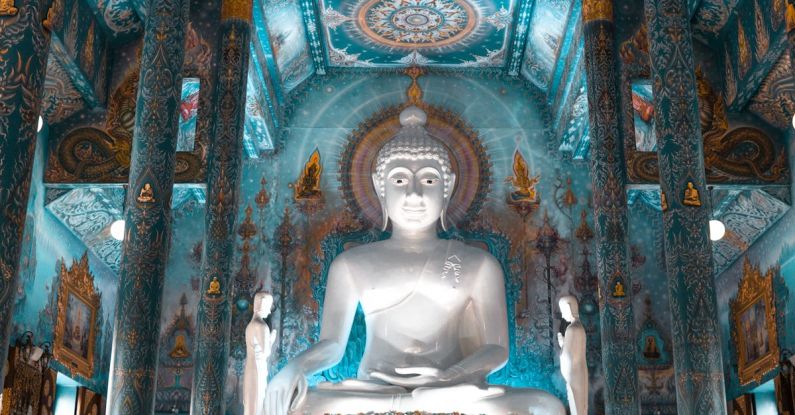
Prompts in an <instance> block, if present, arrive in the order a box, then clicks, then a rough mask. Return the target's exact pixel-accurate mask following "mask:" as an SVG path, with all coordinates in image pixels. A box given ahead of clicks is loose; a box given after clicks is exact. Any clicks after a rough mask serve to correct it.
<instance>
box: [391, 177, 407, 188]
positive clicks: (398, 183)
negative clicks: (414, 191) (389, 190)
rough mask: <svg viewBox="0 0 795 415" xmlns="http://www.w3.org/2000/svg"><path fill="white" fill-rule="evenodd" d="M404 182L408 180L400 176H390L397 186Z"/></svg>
mask: <svg viewBox="0 0 795 415" xmlns="http://www.w3.org/2000/svg"><path fill="white" fill-rule="evenodd" d="M406 182H408V180H406V179H404V178H402V177H393V178H392V183H394V184H396V185H398V186H400V185H404V184H406Z"/></svg>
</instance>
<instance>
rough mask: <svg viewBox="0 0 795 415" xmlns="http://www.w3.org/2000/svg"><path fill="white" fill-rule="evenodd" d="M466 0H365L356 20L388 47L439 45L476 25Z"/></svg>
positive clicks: (446, 43) (372, 36) (464, 33)
mask: <svg viewBox="0 0 795 415" xmlns="http://www.w3.org/2000/svg"><path fill="white" fill-rule="evenodd" d="M477 21H478V19H477V14H476V13H475V9H474V7H473V6H472V5H471V4H469V3H468V2H467V0H369V1H367V2H366V3H364V4H363V5H362V7H361V8H359V11H358V12H357V23H358V26H359V28H360V29H361V30H362V32H363V33H364V34H365V35H367V37H369V38H370V39H372V40H373V41H374V42H376V43H378V44H382V45H386V46H389V47H392V48H404V49H416V48H439V47H443V46H448V45H452V44H454V43H456V42H458V41H460V40H462V39H464V38H465V37H467V36H468V35H469V34H470V33H472V31H473V30H474V29H475V26H476V25H477Z"/></svg>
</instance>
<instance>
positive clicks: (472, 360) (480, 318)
mask: <svg viewBox="0 0 795 415" xmlns="http://www.w3.org/2000/svg"><path fill="white" fill-rule="evenodd" d="M472 305H473V306H474V311H475V319H476V320H477V321H476V323H477V327H478V328H479V329H480V331H481V336H482V341H481V345H480V347H479V348H478V349H476V350H475V351H474V352H473V353H471V354H469V355H468V356H467V357H465V358H464V359H463V360H461V361H460V362H458V363H457V364H455V365H453V366H452V367H451V368H449V369H448V372H451V374H452V375H454V376H455V375H457V376H458V377H468V376H471V375H478V376H486V375H488V374H489V373H492V372H494V371H496V370H498V369H500V368H501V367H503V366H504V365H505V363H506V362H507V361H508V310H507V307H506V304H505V282H504V276H503V273H502V267H501V266H500V264H499V263H498V262H497V260H496V259H495V258H494V257H492V256H490V255H489V256H487V257H486V258H485V259H484V261H483V263H482V265H481V267H480V270H479V271H478V276H477V282H476V286H475V287H474V288H473V290H472Z"/></svg>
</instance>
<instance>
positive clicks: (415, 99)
mask: <svg viewBox="0 0 795 415" xmlns="http://www.w3.org/2000/svg"><path fill="white" fill-rule="evenodd" d="M404 73H405V74H406V75H408V76H409V77H410V78H411V85H410V86H409V89H407V90H406V96H407V97H408V104H409V105H416V106H418V107H420V106H422V88H420V85H419V84H418V83H417V79H419V77H421V76H422V75H424V74H425V71H424V70H423V69H422V68H420V67H419V66H411V67H408V68H406V70H405V71H404Z"/></svg>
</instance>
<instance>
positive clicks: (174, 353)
mask: <svg viewBox="0 0 795 415" xmlns="http://www.w3.org/2000/svg"><path fill="white" fill-rule="evenodd" d="M168 355H169V356H171V358H173V359H185V358H186V357H190V350H188V346H187V345H185V335H184V334H177V337H175V338H174V348H173V349H171V351H170V352H169V353H168Z"/></svg>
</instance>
